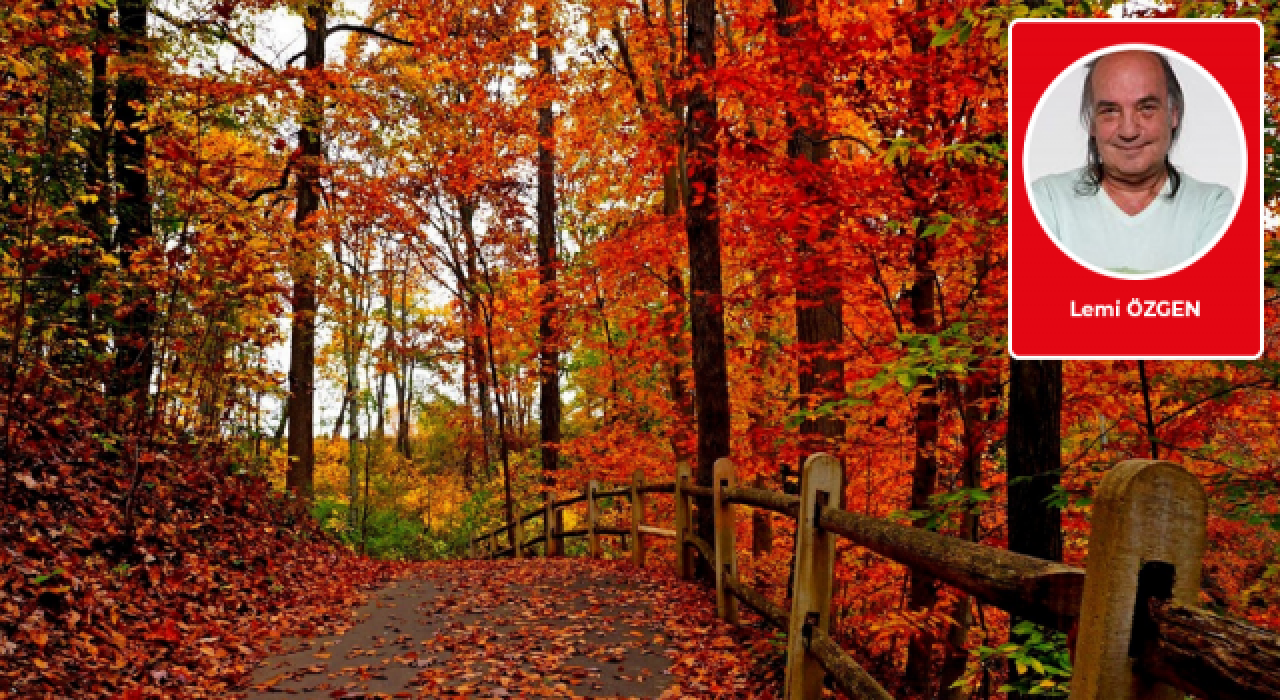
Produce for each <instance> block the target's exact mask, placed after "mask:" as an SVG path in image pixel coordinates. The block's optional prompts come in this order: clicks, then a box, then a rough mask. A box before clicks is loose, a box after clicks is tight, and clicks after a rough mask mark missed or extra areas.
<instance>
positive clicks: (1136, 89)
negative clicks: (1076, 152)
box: [1093, 51, 1180, 182]
mask: <svg viewBox="0 0 1280 700" xmlns="http://www.w3.org/2000/svg"><path fill="white" fill-rule="evenodd" d="M1179 116H1180V115H1178V114H1175V113H1173V112H1172V111H1170V109H1169V90H1168V86H1167V85H1165V79H1164V70H1163V69H1162V68H1161V66H1160V60H1159V59H1158V58H1156V57H1155V56H1154V55H1152V54H1151V53H1149V52H1146V51H1120V52H1117V53H1113V54H1108V55H1106V56H1103V57H1102V58H1100V59H1098V64H1097V66H1095V67H1094V71H1093V137H1094V139H1095V140H1096V141H1097V144H1098V153H1099V155H1100V156H1101V159H1102V169H1103V174H1104V177H1106V178H1112V179H1115V180H1120V181H1129V182H1135V181H1142V180H1145V179H1147V178H1152V177H1158V176H1159V175H1160V173H1161V172H1162V171H1163V167H1164V160H1165V156H1166V155H1168V153H1169V147H1170V146H1171V145H1172V143H1173V129H1174V128H1175V127H1176V126H1177V125H1178V119H1179Z"/></svg>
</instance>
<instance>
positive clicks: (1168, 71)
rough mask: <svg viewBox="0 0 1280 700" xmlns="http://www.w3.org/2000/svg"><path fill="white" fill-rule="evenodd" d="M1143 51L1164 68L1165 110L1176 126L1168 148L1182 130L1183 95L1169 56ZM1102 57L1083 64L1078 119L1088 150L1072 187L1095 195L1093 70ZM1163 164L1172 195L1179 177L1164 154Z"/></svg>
mask: <svg viewBox="0 0 1280 700" xmlns="http://www.w3.org/2000/svg"><path fill="white" fill-rule="evenodd" d="M1146 53H1149V54H1151V55H1152V56H1155V57H1156V60H1158V61H1160V68H1161V69H1162V70H1163V71H1164V84H1165V90H1166V92H1168V93H1169V111H1170V112H1172V113H1174V114H1176V115H1178V125H1177V126H1175V127H1173V134H1172V136H1171V138H1170V141H1169V145H1170V147H1172V146H1173V144H1175V143H1177V142H1178V135H1179V134H1181V133H1182V123H1183V120H1184V119H1185V118H1186V116H1185V115H1186V104H1187V103H1186V98H1184V97H1183V95H1182V84H1181V83H1179V82H1178V74H1177V73H1174V72H1173V65H1172V64H1170V63H1169V59H1168V58H1167V57H1165V55H1164V54H1162V53H1160V52H1159V51H1147V52H1146ZM1102 58H1103V56H1099V57H1097V58H1095V59H1093V60H1092V61H1089V62H1088V63H1087V64H1085V74H1084V89H1082V90H1081V91H1080V122H1081V123H1082V124H1084V129H1085V133H1086V134H1088V135H1089V149H1088V150H1089V152H1088V156H1087V159H1086V161H1085V164H1086V165H1087V166H1088V167H1086V168H1085V172H1084V177H1083V178H1081V181H1080V182H1079V183H1077V186H1076V191H1077V192H1079V193H1080V194H1083V195H1093V194H1097V192H1098V188H1099V187H1101V186H1102V157H1101V155H1100V154H1099V153H1098V142H1097V140H1096V139H1094V137H1093V71H1094V70H1095V69H1096V68H1097V67H1098V61H1099V60H1101V59H1102ZM1164 167H1165V170H1166V171H1167V172H1168V173H1169V181H1170V182H1171V183H1172V185H1173V189H1172V190H1171V191H1170V192H1169V196H1170V197H1173V196H1174V195H1176V194H1178V187H1179V185H1181V184H1182V176H1181V175H1179V174H1178V169H1177V168H1175V167H1173V163H1171V162H1169V155H1168V154H1165V157H1164Z"/></svg>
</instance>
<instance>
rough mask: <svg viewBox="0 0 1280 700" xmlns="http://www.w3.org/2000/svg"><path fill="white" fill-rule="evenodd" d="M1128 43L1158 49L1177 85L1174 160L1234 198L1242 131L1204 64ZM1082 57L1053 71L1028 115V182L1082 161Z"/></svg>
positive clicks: (1240, 181) (1240, 179)
mask: <svg viewBox="0 0 1280 700" xmlns="http://www.w3.org/2000/svg"><path fill="white" fill-rule="evenodd" d="M1116 48H1119V47H1113V48H1108V49H1105V50H1104V51H1101V52H1098V53H1097V54H1093V55H1091V56H1090V57H1089V58H1092V57H1093V56H1100V55H1104V54H1107V53H1111V52H1112V51H1113V50H1114V49H1116ZM1131 48H1146V49H1152V50H1159V51H1160V53H1163V54H1164V55H1165V56H1166V57H1167V58H1168V59H1169V63H1170V64H1171V65H1172V66H1173V72H1174V73H1176V74H1177V76H1178V83H1179V84H1180V85H1182V94H1183V97H1184V99H1185V102H1186V114H1184V115H1183V117H1182V132H1181V134H1180V135H1179V136H1178V142H1177V143H1176V144H1174V146H1173V150H1171V151H1170V152H1169V158H1170V160H1172V161H1173V164H1174V166H1176V167H1178V168H1180V169H1182V170H1183V171H1184V172H1186V173H1188V174H1190V175H1191V176H1192V177H1194V178H1195V179H1197V180H1200V181H1201V182H1210V183H1216V184H1219V185H1223V186H1225V187H1227V188H1229V189H1230V190H1231V193H1232V194H1233V195H1235V196H1236V198H1237V199H1239V197H1240V194H1241V192H1242V190H1243V189H1244V179H1245V171H1244V167H1243V165H1244V134H1243V133H1242V132H1241V129H1240V121H1239V119H1238V118H1237V117H1236V115H1235V111H1234V109H1233V108H1232V106H1231V104H1230V103H1229V102H1228V101H1227V97H1226V93H1225V92H1223V91H1222V88H1221V87H1219V86H1218V84H1217V82H1216V81H1214V80H1213V79H1212V78H1210V76H1209V75H1208V73H1206V72H1205V71H1204V69H1202V68H1200V67H1199V66H1197V65H1195V64H1193V63H1191V61H1189V60H1188V59H1186V58H1183V57H1182V56H1181V55H1179V54H1177V53H1174V52H1173V51H1170V50H1168V49H1162V48H1161V47H1158V46H1138V45H1134V46H1132V47H1131ZM1086 63H1087V60H1086V59H1082V60H1081V61H1079V62H1077V63H1076V64H1075V65H1073V66H1071V67H1070V68H1068V69H1067V70H1066V71H1064V72H1063V74H1062V75H1060V76H1058V79H1057V80H1056V81H1055V82H1054V83H1053V84H1051V85H1050V86H1049V89H1048V90H1047V91H1046V92H1045V95H1044V96H1043V97H1042V98H1041V102H1040V104H1039V105H1038V107H1037V109H1036V112H1035V113H1034V114H1033V115H1032V118H1031V123H1030V128H1029V129H1028V134H1027V141H1026V144H1025V145H1026V153H1025V156H1026V158H1025V160H1024V161H1023V162H1024V164H1025V172H1026V176H1027V184H1028V185H1029V184H1030V183H1031V182H1034V181H1035V180H1036V179H1037V178H1040V177H1042V176H1044V175H1052V174H1054V173H1061V172H1066V171H1069V170H1074V169H1076V168H1079V167H1082V166H1083V165H1084V163H1085V155H1086V150H1087V144H1088V135H1087V134H1086V132H1085V129H1084V125H1083V124H1081V122H1080V91H1081V89H1083V87H1084V74H1085V64H1086ZM1015 70H1016V67H1015Z"/></svg>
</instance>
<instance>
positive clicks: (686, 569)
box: [676, 462, 693, 581]
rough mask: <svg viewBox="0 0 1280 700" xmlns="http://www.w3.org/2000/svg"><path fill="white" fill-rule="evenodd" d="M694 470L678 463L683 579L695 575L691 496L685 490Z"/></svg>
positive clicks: (679, 554) (679, 557)
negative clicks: (691, 543) (691, 542)
mask: <svg viewBox="0 0 1280 700" xmlns="http://www.w3.org/2000/svg"><path fill="white" fill-rule="evenodd" d="M692 474H693V470H691V469H690V468H689V465H688V464H687V463H685V462H681V463H680V464H678V465H676V574H678V575H679V576H680V579H681V580H682V581H688V580H689V579H690V578H692V577H693V552H691V551H689V542H688V540H689V535H690V534H691V533H690V531H689V526H690V518H689V496H688V495H686V494H685V492H684V485H685V482H686V481H688V480H689V478H690V477H691V475H692Z"/></svg>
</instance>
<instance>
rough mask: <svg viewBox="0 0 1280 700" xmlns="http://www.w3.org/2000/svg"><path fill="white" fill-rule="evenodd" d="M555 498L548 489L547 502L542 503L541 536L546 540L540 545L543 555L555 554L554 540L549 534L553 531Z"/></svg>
mask: <svg viewBox="0 0 1280 700" xmlns="http://www.w3.org/2000/svg"><path fill="white" fill-rule="evenodd" d="M555 500H556V499H554V498H552V494H551V492H550V491H548V492H547V502H546V503H545V504H544V505H543V508H544V510H543V512H542V536H543V537H545V538H546V540H547V541H546V542H544V543H543V547H542V556H544V557H551V556H555V554H556V553H557V550H556V540H555V538H554V537H552V536H551V535H552V534H554V531H555V527H554V523H555V510H556V507H555V506H554V505H553V504H554V503H555Z"/></svg>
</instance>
